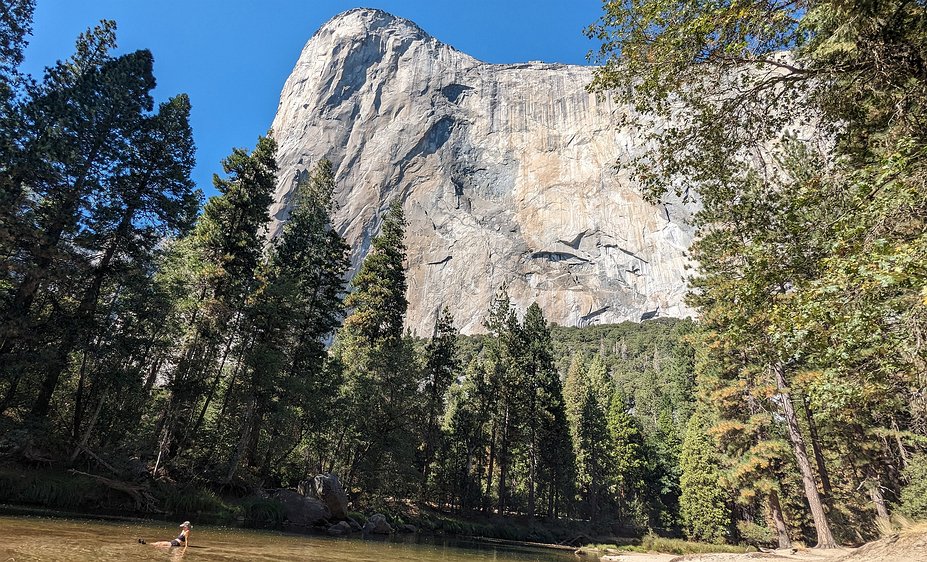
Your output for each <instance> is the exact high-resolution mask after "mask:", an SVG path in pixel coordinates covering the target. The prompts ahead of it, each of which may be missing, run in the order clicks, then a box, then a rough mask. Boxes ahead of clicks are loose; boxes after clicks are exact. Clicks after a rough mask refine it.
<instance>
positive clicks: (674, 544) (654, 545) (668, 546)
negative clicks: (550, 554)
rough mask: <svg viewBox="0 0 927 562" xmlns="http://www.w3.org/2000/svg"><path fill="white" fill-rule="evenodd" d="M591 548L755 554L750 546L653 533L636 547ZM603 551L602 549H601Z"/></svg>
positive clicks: (607, 546)
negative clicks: (697, 540)
mask: <svg viewBox="0 0 927 562" xmlns="http://www.w3.org/2000/svg"><path fill="white" fill-rule="evenodd" d="M591 546H593V547H605V548H609V549H611V548H614V549H617V550H625V551H632V552H661V553H664V554H713V553H731V554H741V553H745V552H755V551H756V549H755V548H753V547H752V546H740V545H730V544H709V543H703V542H693V541H687V540H683V539H670V538H666V537H661V536H659V535H655V534H653V533H648V534H647V535H644V537H643V538H641V540H640V544H638V545H623V546H619V545H614V546H609V545H591ZM601 549H602V550H604V548H601Z"/></svg>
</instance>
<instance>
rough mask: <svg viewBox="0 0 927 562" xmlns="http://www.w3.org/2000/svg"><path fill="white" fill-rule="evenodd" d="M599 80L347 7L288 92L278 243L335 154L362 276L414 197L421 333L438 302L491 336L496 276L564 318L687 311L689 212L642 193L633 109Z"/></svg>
mask: <svg viewBox="0 0 927 562" xmlns="http://www.w3.org/2000/svg"><path fill="white" fill-rule="evenodd" d="M592 72H593V69H592V68H591V67H584V66H577V65H565V64H559V63H541V62H529V63H513V64H490V63H485V62H481V61H479V60H477V59H475V58H474V57H471V56H469V55H467V54H465V53H463V52H461V51H459V50H457V49H455V48H453V47H452V46H450V45H447V44H445V43H442V42H441V41H439V40H437V39H435V38H434V37H432V36H431V35H429V34H428V33H427V32H425V31H424V30H423V29H422V28H421V27H419V26H418V25H416V24H415V23H414V22H412V21H410V20H407V19H404V18H400V17H397V16H393V15H392V14H389V13H387V12H383V11H382V10H376V9H370V8H355V9H353V10H349V11H347V12H344V13H342V14H338V15H336V16H335V17H333V18H332V19H331V20H329V22H328V23H326V24H325V25H323V26H322V27H321V28H320V29H319V30H318V31H317V32H316V33H315V34H313V36H312V38H311V39H310V40H309V42H308V43H307V44H306V46H305V47H304V49H303V50H302V53H301V55H300V58H299V60H298V61H297V63H296V65H295V67H294V70H293V73H291V75H290V77H289V78H288V79H287V82H286V84H285V85H284V88H283V91H282V93H281V101H280V104H279V106H278V111H277V115H276V117H275V119H274V123H273V126H272V129H273V130H274V134H275V137H276V138H277V141H278V144H279V147H280V148H279V154H278V162H279V165H280V171H281V174H280V179H279V182H278V187H277V191H276V194H275V203H274V205H273V206H272V209H271V212H272V216H273V222H272V224H271V229H270V230H271V235H272V236H273V235H277V234H279V232H280V228H281V226H282V223H283V222H284V221H285V219H286V216H287V212H288V206H289V203H290V198H291V196H292V193H293V188H294V187H295V184H296V181H297V180H298V178H299V177H301V175H302V174H305V171H306V169H307V168H309V167H310V166H311V165H312V164H313V163H314V162H315V161H317V160H319V159H321V158H328V159H329V160H331V161H332V162H333V164H334V168H335V173H336V181H337V183H338V189H337V191H336V194H335V198H336V200H337V202H338V204H339V209H338V211H337V212H336V214H335V226H336V228H338V230H339V231H340V232H341V233H342V234H344V235H345V236H346V238H347V239H348V242H349V244H351V246H352V248H354V253H353V255H352V264H353V266H354V270H355V271H356V268H357V267H358V266H359V264H360V262H361V260H362V259H363V256H364V255H365V254H366V252H367V250H368V248H369V244H370V239H371V238H372V236H374V235H375V233H376V231H377V229H378V227H379V216H380V215H381V214H382V212H383V211H384V210H385V208H386V207H387V206H388V203H389V201H390V200H391V199H393V198H394V197H399V198H400V199H401V200H402V201H403V206H404V209H405V210H406V214H407V217H408V219H409V229H408V233H407V246H408V247H409V293H408V297H409V302H410V307H409V316H408V321H407V324H408V326H409V327H410V328H411V329H412V330H413V331H414V332H416V333H419V334H420V335H425V334H428V333H430V327H431V324H432V323H433V321H434V317H435V314H436V313H437V311H438V310H439V309H440V308H441V307H442V306H444V305H449V306H450V307H451V309H452V311H453V312H454V314H455V316H456V317H457V323H458V326H459V327H460V328H461V330H462V331H463V332H464V333H476V332H479V331H482V319H483V317H484V316H485V313H486V310H487V309H488V308H489V306H490V304H491V301H492V298H493V295H494V294H495V293H496V291H497V290H498V289H499V287H500V286H502V285H506V286H507V290H508V292H509V295H510V297H511V298H512V300H513V302H514V303H515V304H516V306H517V307H519V308H521V309H524V308H526V307H527V306H528V305H529V304H530V303H531V302H533V301H538V302H539V304H541V306H542V308H544V310H545V313H546V314H547V316H548V318H549V319H550V320H551V321H554V322H557V323H559V324H563V325H585V324H592V323H601V322H619V321H623V320H629V319H630V320H641V319H643V318H647V317H655V316H677V317H683V316H688V315H691V311H690V310H689V309H688V308H687V307H686V306H685V304H684V303H683V297H684V293H685V283H684V278H683V277H684V274H683V271H684V267H685V265H686V264H687V263H688V261H687V258H686V257H685V249H686V248H687V247H688V245H689V243H690V242H691V238H692V232H691V229H690V227H689V226H687V219H688V217H689V216H690V213H691V209H689V208H687V207H685V206H683V205H682V204H680V203H679V202H675V203H674V202H670V203H671V204H669V205H667V206H653V205H650V204H649V203H647V202H645V201H643V199H642V198H641V196H640V194H639V192H638V190H637V187H636V185H634V184H633V182H632V180H631V177H630V173H629V170H628V168H626V167H622V164H627V163H628V162H630V161H631V160H632V159H633V158H634V157H635V156H637V155H639V154H640V153H641V151H642V150H646V147H644V146H641V144H642V143H641V142H640V141H639V135H638V134H637V133H636V131H633V130H630V129H627V128H626V127H625V128H622V127H621V126H619V125H616V124H617V123H620V122H621V119H620V117H621V115H623V114H625V113H626V112H628V111H631V109H630V108H628V107H626V106H622V105H620V104H616V103H614V102H613V101H611V100H609V99H608V98H601V97H596V96H595V95H593V94H589V93H588V92H586V91H585V89H584V86H585V84H587V83H588V82H589V80H590V79H591V76H592ZM660 125H661V124H656V126H660ZM616 164H617V167H616Z"/></svg>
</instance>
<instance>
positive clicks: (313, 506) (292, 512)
mask: <svg viewBox="0 0 927 562" xmlns="http://www.w3.org/2000/svg"><path fill="white" fill-rule="evenodd" d="M270 497H271V498H273V499H275V500H277V501H279V502H280V503H281V504H282V505H283V512H284V514H285V515H286V520H287V522H288V524H289V525H290V526H294V527H311V526H313V525H315V524H316V523H320V522H323V521H326V520H327V519H330V518H331V516H332V514H331V512H330V511H329V510H328V507H327V506H326V505H325V504H324V503H322V502H321V501H320V500H318V499H316V498H307V497H305V496H303V495H300V494H298V493H297V492H294V491H293V490H276V491H274V492H273V493H272V494H270Z"/></svg>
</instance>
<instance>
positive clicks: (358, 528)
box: [348, 517, 364, 533]
mask: <svg viewBox="0 0 927 562" xmlns="http://www.w3.org/2000/svg"><path fill="white" fill-rule="evenodd" d="M348 525H350V526H351V530H352V531H354V532H355V533H359V532H361V531H362V530H363V529H364V527H363V526H362V525H361V524H360V523H358V522H357V521H355V520H354V519H352V518H350V517H348Z"/></svg>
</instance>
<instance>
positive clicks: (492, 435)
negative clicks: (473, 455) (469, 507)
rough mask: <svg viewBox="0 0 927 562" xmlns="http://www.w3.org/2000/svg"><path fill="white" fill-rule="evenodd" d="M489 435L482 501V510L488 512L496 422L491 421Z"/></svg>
mask: <svg viewBox="0 0 927 562" xmlns="http://www.w3.org/2000/svg"><path fill="white" fill-rule="evenodd" d="M489 435H490V437H489V470H487V471H486V495H485V499H484V501H483V511H485V512H486V513H489V512H490V511H492V508H491V505H492V500H491V499H490V498H492V473H493V463H494V462H495V460H496V424H495V422H493V424H492V429H491V430H490V434H489Z"/></svg>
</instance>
